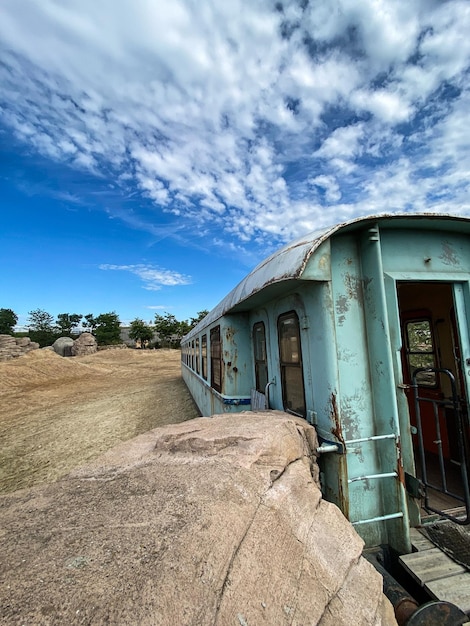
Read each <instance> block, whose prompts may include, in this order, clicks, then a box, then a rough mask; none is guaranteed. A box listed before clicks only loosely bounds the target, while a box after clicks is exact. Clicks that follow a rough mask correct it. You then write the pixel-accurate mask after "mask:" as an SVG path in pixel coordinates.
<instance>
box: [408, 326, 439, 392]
mask: <svg viewBox="0 0 470 626" xmlns="http://www.w3.org/2000/svg"><path fill="white" fill-rule="evenodd" d="M405 330H406V357H407V360H408V369H409V372H410V377H411V376H413V372H414V371H415V370H416V369H418V368H421V367H433V368H434V367H436V351H435V348H434V340H433V334H432V326H431V321H430V320H429V319H419V320H411V321H409V322H406V325H405ZM416 381H417V383H418V385H422V386H424V387H435V386H436V384H437V379H436V374H435V372H422V373H420V374H418V376H417V378H416Z"/></svg>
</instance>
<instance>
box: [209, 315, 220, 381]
mask: <svg viewBox="0 0 470 626" xmlns="http://www.w3.org/2000/svg"><path fill="white" fill-rule="evenodd" d="M210 339H211V386H212V387H213V388H214V389H215V390H216V391H219V392H220V391H222V345H221V341H220V326H216V327H215V328H211V336H210Z"/></svg>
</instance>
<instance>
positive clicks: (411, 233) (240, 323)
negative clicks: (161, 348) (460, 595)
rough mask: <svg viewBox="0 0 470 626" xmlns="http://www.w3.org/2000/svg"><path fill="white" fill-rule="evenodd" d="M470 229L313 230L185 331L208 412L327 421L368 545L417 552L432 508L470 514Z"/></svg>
mask: <svg viewBox="0 0 470 626" xmlns="http://www.w3.org/2000/svg"><path fill="white" fill-rule="evenodd" d="M469 233H470V219H466V218H463V217H453V216H448V215H435V214H420V215H416V214H413V215H412V214H406V215H382V216H373V217H366V218H360V219H356V220H353V221H350V222H348V223H344V224H339V225H335V226H333V227H331V228H328V229H325V230H323V231H321V232H316V233H311V234H309V235H306V236H305V237H303V238H301V239H299V240H298V241H296V242H294V243H292V244H290V245H288V246H286V247H285V248H283V249H281V250H280V251H278V252H277V253H275V254H273V255H272V256H270V257H269V258H268V259H266V260H265V261H264V262H262V263H261V264H260V265H258V267H256V268H255V269H254V270H253V271H252V272H251V273H250V274H249V275H248V276H247V277H246V278H245V279H244V280H243V281H242V282H241V283H240V284H239V285H238V286H237V287H236V288H235V289H234V290H233V291H232V292H231V293H230V294H228V295H227V297H226V298H225V299H224V300H222V302H221V303H220V304H219V305H218V306H217V307H216V308H215V309H214V310H213V311H211V312H210V313H209V314H208V315H207V316H206V318H205V319H204V320H202V321H201V322H200V323H199V324H198V325H197V326H196V327H195V328H194V329H193V330H192V331H191V332H190V333H189V334H188V335H186V336H185V337H184V338H183V340H182V373H183V378H184V380H185V382H186V384H187V386H188V388H189V390H190V391H191V393H192V395H193V397H194V399H195V401H196V404H197V405H198V407H199V409H200V411H201V414H202V415H206V416H209V415H212V414H215V413H222V412H227V411H241V410H249V409H250V408H253V409H255V408H256V409H258V408H272V409H279V410H284V411H287V412H290V413H293V414H295V415H298V416H301V417H304V418H305V419H306V420H308V421H309V422H310V423H311V424H313V425H314V426H315V428H316V430H317V433H318V437H319V441H320V444H321V445H320V448H319V453H320V459H319V464H320V470H321V482H322V489H323V492H324V497H325V498H326V499H327V500H329V501H331V502H334V503H335V504H337V505H338V506H339V508H340V509H341V510H342V511H343V513H344V515H345V516H346V517H347V518H348V519H349V520H350V521H351V522H352V523H353V524H354V526H355V528H356V530H357V531H358V533H359V534H360V535H361V536H362V537H363V539H364V541H365V543H366V546H378V545H388V546H390V547H391V548H393V549H394V550H396V551H397V552H399V553H401V554H402V553H406V552H409V551H410V550H411V544H410V528H411V527H413V526H417V525H418V524H419V523H420V521H421V517H422V515H423V514H426V513H429V512H434V513H438V514H442V515H444V516H448V517H451V518H452V517H455V520H456V521H457V522H458V523H459V524H464V523H468V521H469V518H470V502H469V500H470V497H469V485H468V470H469V467H468V465H469V464H468V431H469V427H468V415H469V411H468V398H469V386H470V340H469V337H470V328H469V320H470V282H469V281H470V238H469ZM423 507H424V508H423ZM457 508H458V511H459V515H455V516H454V515H453V514H452V513H449V510H450V509H457Z"/></svg>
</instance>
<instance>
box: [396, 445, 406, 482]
mask: <svg viewBox="0 0 470 626" xmlns="http://www.w3.org/2000/svg"><path fill="white" fill-rule="evenodd" d="M396 446H397V474H398V480H399V481H400V482H401V484H402V485H403V486H404V487H405V470H404V469H403V463H402V462H401V441H400V437H397V443H396ZM405 488H406V487H405Z"/></svg>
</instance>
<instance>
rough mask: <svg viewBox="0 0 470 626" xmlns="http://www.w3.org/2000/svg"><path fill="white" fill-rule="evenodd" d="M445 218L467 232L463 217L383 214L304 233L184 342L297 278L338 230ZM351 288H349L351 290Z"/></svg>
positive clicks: (469, 226)
mask: <svg viewBox="0 0 470 626" xmlns="http://www.w3.org/2000/svg"><path fill="white" fill-rule="evenodd" d="M442 219H445V220H446V223H447V225H448V224H449V222H454V223H455V230H456V231H460V232H469V231H470V220H469V219H468V218H464V217H454V216H449V215H443V214H431V213H427V214H410V213H408V214H405V215H400V214H383V215H378V216H369V217H360V218H356V219H354V220H351V221H348V222H343V223H341V224H335V225H334V226H331V227H329V228H324V229H322V230H318V231H314V232H311V233H308V234H306V235H305V236H303V237H301V238H300V239H298V240H296V241H294V242H292V243H290V244H288V245H287V246H285V247H284V248H281V249H280V250H278V251H277V252H275V253H274V254H272V255H271V256H270V257H268V258H267V259H265V260H264V261H262V263H260V264H259V265H258V266H257V267H255V269H254V270H253V271H252V272H251V273H250V274H248V276H246V278H244V279H243V280H242V281H241V282H240V283H239V284H238V285H237V286H236V287H235V288H234V289H233V290H232V291H231V292H230V293H229V294H228V295H227V296H226V297H225V298H224V299H223V300H222V301H221V302H220V303H219V304H218V305H217V306H216V307H215V308H214V309H213V310H212V311H211V312H210V313H209V314H208V315H207V316H206V317H205V318H204V320H202V321H201V322H199V324H198V325H197V326H196V327H195V328H194V329H193V330H192V331H191V332H190V333H188V334H187V335H186V337H184V338H183V340H187V339H188V338H190V337H192V336H193V334H197V333H198V332H199V331H200V329H201V327H203V326H207V325H210V324H211V323H212V322H214V321H215V320H217V319H218V318H219V317H221V316H222V315H225V314H226V313H228V312H229V311H230V310H231V309H233V308H234V307H235V306H236V305H237V304H239V303H240V302H242V301H244V300H246V299H248V298H249V297H250V296H252V295H253V294H255V293H257V292H259V291H261V290H262V289H263V288H264V287H266V286H267V285H270V284H273V283H278V282H282V281H285V280H292V279H297V278H300V277H301V276H302V274H303V272H304V270H305V268H306V266H307V264H308V262H309V260H310V258H311V256H312V255H313V254H314V253H315V252H316V250H318V248H319V247H320V246H321V244H322V243H323V242H324V241H326V240H327V239H329V238H330V237H332V235H334V234H337V233H339V232H340V231H344V232H349V231H350V230H353V229H355V228H358V227H361V228H365V227H366V226H367V225H368V224H370V225H371V226H372V225H373V224H374V223H375V222H378V223H379V224H380V223H382V222H393V225H394V226H397V227H400V225H401V224H400V222H404V223H406V225H407V227H408V228H409V227H410V226H411V221H412V220H415V221H418V222H419V227H420V229H423V228H430V229H435V230H439V224H438V222H439V220H442ZM441 256H443V257H445V259H446V260H450V259H452V258H453V257H452V254H451V252H450V251H447V252H443V254H442V255H441ZM353 290H354V289H352V291H353Z"/></svg>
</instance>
